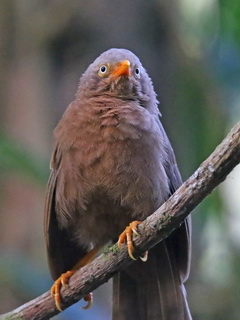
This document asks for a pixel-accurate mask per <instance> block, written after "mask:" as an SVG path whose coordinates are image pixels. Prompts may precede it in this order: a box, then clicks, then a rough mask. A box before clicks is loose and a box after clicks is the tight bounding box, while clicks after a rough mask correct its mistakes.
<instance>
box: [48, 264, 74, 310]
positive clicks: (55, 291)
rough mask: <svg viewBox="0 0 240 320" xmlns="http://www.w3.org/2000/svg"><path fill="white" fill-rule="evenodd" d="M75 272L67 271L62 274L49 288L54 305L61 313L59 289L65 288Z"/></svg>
mask: <svg viewBox="0 0 240 320" xmlns="http://www.w3.org/2000/svg"><path fill="white" fill-rule="evenodd" d="M75 272H76V270H69V271H67V272H65V273H62V274H61V276H60V277H59V278H58V279H57V280H56V281H55V282H54V284H53V286H52V287H51V296H52V298H53V299H54V301H55V305H56V307H57V309H58V310H59V311H62V308H61V295H60V290H61V287H62V286H63V287H66V286H67V285H68V281H69V278H70V277H71V276H72V275H73V274H74V273H75Z"/></svg>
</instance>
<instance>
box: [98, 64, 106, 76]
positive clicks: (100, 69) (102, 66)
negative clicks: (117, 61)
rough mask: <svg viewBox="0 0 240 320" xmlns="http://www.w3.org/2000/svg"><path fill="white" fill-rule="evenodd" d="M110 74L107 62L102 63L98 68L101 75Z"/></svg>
mask: <svg viewBox="0 0 240 320" xmlns="http://www.w3.org/2000/svg"><path fill="white" fill-rule="evenodd" d="M107 74H108V66H107V65H106V64H102V65H101V66H100V68H99V70H98V75H99V77H105V76H106V75H107Z"/></svg>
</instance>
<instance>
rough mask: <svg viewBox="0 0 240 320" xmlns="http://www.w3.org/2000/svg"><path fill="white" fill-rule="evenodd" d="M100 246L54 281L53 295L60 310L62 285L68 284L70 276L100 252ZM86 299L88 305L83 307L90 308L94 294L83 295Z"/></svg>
mask: <svg viewBox="0 0 240 320" xmlns="http://www.w3.org/2000/svg"><path fill="white" fill-rule="evenodd" d="M98 251H99V248H94V249H92V250H90V251H89V252H88V253H87V254H86V255H85V256H84V257H83V258H82V259H81V260H80V261H79V262H78V263H77V264H76V265H75V266H74V267H73V268H72V269H71V270H69V271H67V272H65V273H62V274H61V276H60V277H59V278H58V279H57V280H56V281H55V282H54V284H53V286H52V287H51V296H52V298H53V299H54V300H55V304H56V307H57V309H58V310H59V311H62V309H61V295H60V290H61V287H62V286H63V287H65V286H67V285H68V281H69V278H70V277H71V276H72V275H73V274H74V273H75V272H76V271H77V270H78V269H80V268H82V267H84V266H85V265H87V264H88V263H89V262H91V261H92V260H93V258H94V257H95V256H96V254H97V253H98ZM83 298H84V300H85V301H87V305H86V306H85V307H83V309H89V308H90V307H91V305H92V301H93V296H92V293H89V294H87V295H86V296H84V297H83Z"/></svg>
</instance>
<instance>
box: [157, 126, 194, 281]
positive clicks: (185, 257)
mask: <svg viewBox="0 0 240 320" xmlns="http://www.w3.org/2000/svg"><path fill="white" fill-rule="evenodd" d="M159 128H160V130H161V133H162V136H163V138H164V141H165V148H166V153H167V157H166V162H165V171H166V174H167V176H168V179H169V186H170V192H171V194H170V195H172V194H173V193H174V192H175V191H176V190H177V189H178V188H179V187H180V186H181V184H182V178H181V175H180V172H179V170H178V166H177V162H176V158H175V155H174V152H173V149H172V146H171V143H170V141H169V139H168V137H167V135H166V133H165V130H164V128H163V126H162V124H161V122H160V121H159ZM191 231H192V228H191V216H188V217H187V219H186V220H185V221H184V222H183V223H182V225H181V226H180V227H179V228H178V229H177V230H175V231H174V232H173V233H172V234H171V235H170V237H168V238H167V245H170V246H171V247H173V248H174V250H175V254H176V262H177V265H178V268H179V272H180V276H181V280H182V281H183V282H184V281H186V280H187V278H188V276H189V271H190V260H191Z"/></svg>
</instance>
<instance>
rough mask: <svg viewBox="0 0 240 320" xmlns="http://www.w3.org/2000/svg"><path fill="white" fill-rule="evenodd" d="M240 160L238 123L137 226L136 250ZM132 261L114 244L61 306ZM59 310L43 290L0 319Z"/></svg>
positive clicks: (168, 227) (78, 277) (75, 282)
mask: <svg viewBox="0 0 240 320" xmlns="http://www.w3.org/2000/svg"><path fill="white" fill-rule="evenodd" d="M239 162H240V123H238V124H237V125H236V126H235V127H234V128H233V129H232V130H231V132H230V133H229V134H228V136H227V137H226V138H225V139H224V140H223V142H222V143H221V144H220V145H219V146H218V147H217V148H216V150H215V151H214V152H213V153H212V154H211V155H210V156H209V157H208V158H207V159H206V160H205V161H204V162H203V163H202V164H201V165H200V167H199V168H198V169H197V170H196V171H195V172H194V174H193V175H192V176H191V177H190V178H189V179H188V180H187V181H186V182H184V183H183V185H182V186H181V187H180V188H179V189H178V190H177V191H176V192H175V193H174V194H173V195H172V196H171V197H170V198H169V199H168V200H167V201H166V202H165V203H164V204H163V205H162V206H161V207H160V208H159V209H157V210H156V211H155V212H154V213H153V214H152V215H151V216H149V217H148V218H147V219H146V220H145V221H144V222H143V223H141V225H140V226H139V234H140V236H136V237H135V238H134V243H135V246H136V248H137V252H138V253H139V254H140V253H141V252H145V251H146V250H149V249H150V248H151V247H152V246H154V245H155V244H157V243H158V242H160V241H161V240H163V239H164V238H165V237H167V236H168V235H169V234H170V232H172V231H173V230H174V229H175V228H177V227H178V226H179V225H180V224H181V223H182V222H183V220H184V219H185V218H186V217H187V215H188V214H189V213H190V212H191V211H192V210H193V209H194V208H195V207H196V206H197V205H198V204H199V203H200V202H201V201H202V200H203V199H204V198H205V197H206V196H207V195H208V194H209V193H210V192H211V191H212V190H213V189H214V188H215V187H216V186H217V185H218V184H219V183H221V182H222V181H223V180H224V179H225V178H226V176H227V175H228V174H229V173H230V172H231V170H232V169H233V168H234V167H235V166H236V165H237V164H238V163H239ZM130 263H132V260H131V259H130V258H129V256H128V253H127V250H126V246H123V249H121V250H119V249H118V248H117V246H116V245H113V246H111V247H110V248H109V249H108V250H107V252H105V253H103V254H102V255H100V256H99V257H98V258H96V259H95V260H94V261H92V262H91V263H90V264H88V265H87V266H85V267H83V268H81V269H80V270H79V271H77V272H76V273H75V274H74V275H73V276H72V277H71V279H70V281H69V286H68V287H66V288H63V289H62V291H61V294H62V302H63V304H62V308H63V309H65V308H67V307H69V306H70V305H72V304H73V303H75V302H77V301H78V300H79V299H81V298H82V297H83V296H84V295H85V294H87V293H89V292H91V291H93V290H95V289H96V288H97V287H98V286H100V285H101V284H103V283H104V282H106V281H108V280H109V279H110V278H111V277H112V276H113V274H114V273H116V272H117V271H119V270H122V269H123V268H125V267H126V266H127V265H129V264H130ZM57 313H58V310H57V309H56V307H55V304H54V301H53V299H52V298H51V296H50V292H49V291H48V292H46V293H44V294H43V295H41V296H39V297H38V298H36V299H34V300H32V301H30V302H28V303H26V304H24V305H23V306H21V307H19V308H17V309H15V310H13V311H11V312H9V313H6V314H4V315H2V316H1V317H0V319H1V320H7V319H22V320H43V319H49V318H51V317H52V316H54V315H56V314H57Z"/></svg>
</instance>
